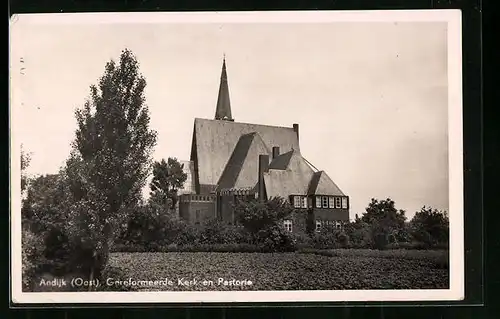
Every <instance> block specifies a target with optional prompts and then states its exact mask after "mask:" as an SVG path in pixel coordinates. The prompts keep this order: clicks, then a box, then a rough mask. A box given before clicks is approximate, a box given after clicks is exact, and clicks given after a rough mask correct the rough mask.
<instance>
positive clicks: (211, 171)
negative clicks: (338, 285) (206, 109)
mask: <svg viewBox="0 0 500 319" xmlns="http://www.w3.org/2000/svg"><path fill="white" fill-rule="evenodd" d="M193 133H194V137H193V147H192V153H191V160H194V158H195V156H194V155H195V154H193V152H196V157H197V163H195V165H197V167H195V171H197V175H198V179H199V180H198V182H199V184H205V185H216V184H217V182H219V179H220V178H221V176H222V174H223V172H224V170H225V167H226V164H227V163H228V162H229V160H230V158H231V157H232V154H233V151H235V148H236V145H237V144H238V142H239V141H240V137H241V136H242V135H244V134H248V133H258V136H259V137H260V139H261V140H262V144H263V145H264V146H262V145H261V146H262V147H263V148H264V150H263V151H265V153H266V154H267V155H269V156H270V157H271V156H272V147H273V146H278V147H279V148H280V150H281V151H283V152H289V151H291V150H292V149H293V150H294V151H295V152H297V153H300V149H299V141H298V138H297V133H296V132H295V131H294V130H293V128H292V127H278V126H268V125H257V124H248V123H238V122H231V121H222V120H208V119H199V118H197V119H195V121H194V132H193ZM242 143H243V142H242ZM261 146H259V147H258V148H261ZM241 148H242V149H245V148H244V147H243V146H241ZM239 152H241V151H239V150H238V151H237V152H236V154H235V156H236V159H235V160H234V162H233V163H232V164H231V165H237V163H238V161H237V159H238V156H237V154H238V153H239ZM253 157H254V156H253V155H252V156H250V157H248V159H249V160H250V161H252V162H255V163H258V155H257V157H255V158H253ZM255 165H258V164H255ZM228 170H230V169H229V168H228ZM227 174H228V176H233V177H232V179H234V176H235V174H234V173H230V172H228V173H227ZM253 174H255V175H257V167H256V168H255V172H253ZM225 178H226V177H225ZM225 178H224V179H225ZM227 178H228V179H229V177H227ZM221 182H222V180H221ZM224 182H225V181H224Z"/></svg>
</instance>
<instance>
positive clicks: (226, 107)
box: [215, 55, 234, 121]
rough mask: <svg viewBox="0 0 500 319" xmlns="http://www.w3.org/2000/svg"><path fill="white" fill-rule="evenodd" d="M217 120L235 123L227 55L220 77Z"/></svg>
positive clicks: (223, 61) (216, 111)
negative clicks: (230, 98)
mask: <svg viewBox="0 0 500 319" xmlns="http://www.w3.org/2000/svg"><path fill="white" fill-rule="evenodd" d="M215 119H216V120H226V121H234V119H233V117H232V115H231V102H230V101H229V88H228V86H227V72H226V55H224V58H223V60H222V72H221V76H220V85H219V96H218V97H217V108H216V110H215Z"/></svg>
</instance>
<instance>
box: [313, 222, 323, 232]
mask: <svg viewBox="0 0 500 319" xmlns="http://www.w3.org/2000/svg"><path fill="white" fill-rule="evenodd" d="M315 222H316V228H315V229H314V230H315V231H317V232H319V231H321V228H323V221H322V220H321V219H316V221H315Z"/></svg>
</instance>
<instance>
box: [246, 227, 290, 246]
mask: <svg viewBox="0 0 500 319" xmlns="http://www.w3.org/2000/svg"><path fill="white" fill-rule="evenodd" d="M255 243H256V244H257V245H258V246H259V247H261V249H262V250H264V251H276V252H278V251H279V252H290V251H295V250H296V249H297V242H296V239H295V238H294V236H293V234H292V233H290V232H288V231H286V230H285V229H283V228H282V227H280V226H278V225H273V226H271V227H267V228H265V229H261V230H260V231H259V232H258V233H257V234H256V235H255Z"/></svg>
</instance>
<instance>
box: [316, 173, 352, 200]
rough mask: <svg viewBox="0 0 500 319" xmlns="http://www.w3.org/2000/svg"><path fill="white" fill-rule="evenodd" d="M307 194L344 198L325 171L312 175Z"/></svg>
mask: <svg viewBox="0 0 500 319" xmlns="http://www.w3.org/2000/svg"><path fill="white" fill-rule="evenodd" d="M307 194H308V195H314V194H318V195H335V196H345V195H344V193H343V192H342V191H341V190H340V188H339V187H338V186H337V184H335V183H334V182H333V180H332V179H331V178H330V176H328V174H326V172H325V171H319V172H316V173H314V176H313V177H312V179H311V183H310V184H309V190H308V191H307Z"/></svg>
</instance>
